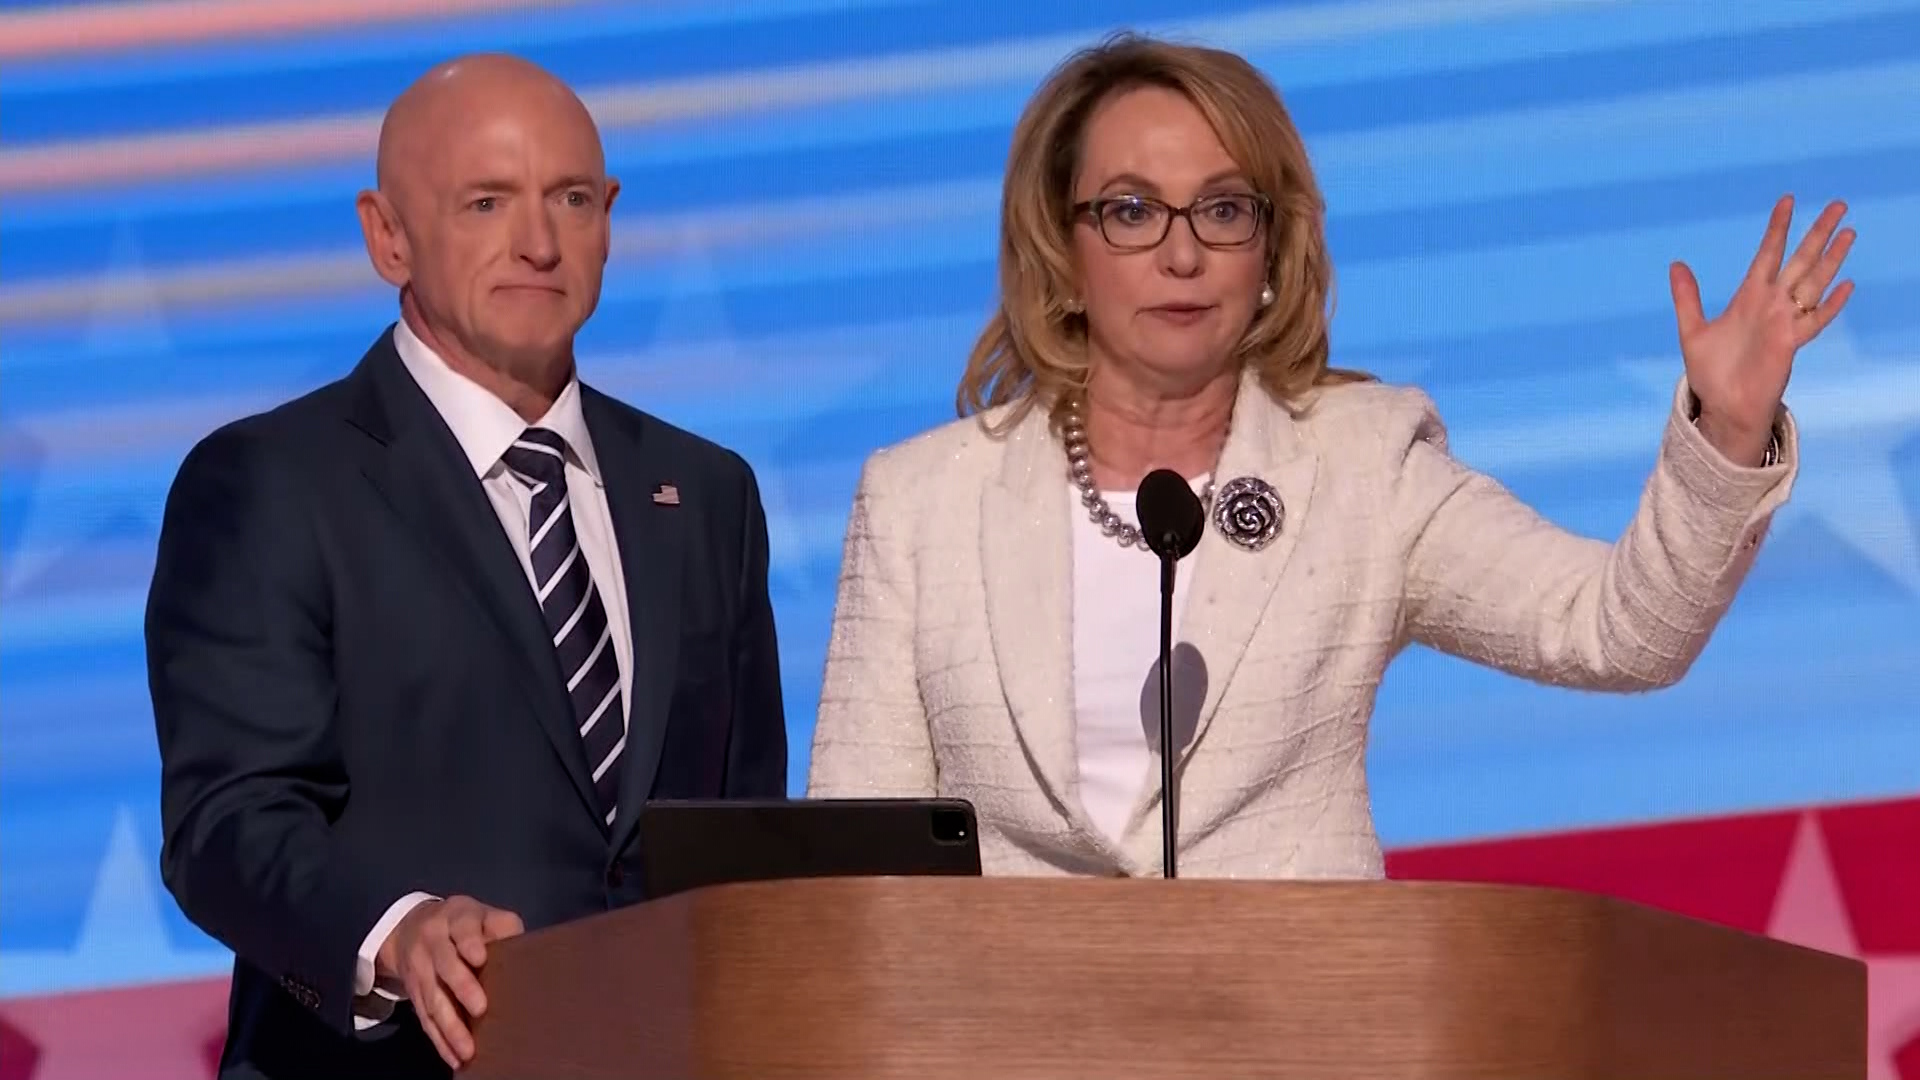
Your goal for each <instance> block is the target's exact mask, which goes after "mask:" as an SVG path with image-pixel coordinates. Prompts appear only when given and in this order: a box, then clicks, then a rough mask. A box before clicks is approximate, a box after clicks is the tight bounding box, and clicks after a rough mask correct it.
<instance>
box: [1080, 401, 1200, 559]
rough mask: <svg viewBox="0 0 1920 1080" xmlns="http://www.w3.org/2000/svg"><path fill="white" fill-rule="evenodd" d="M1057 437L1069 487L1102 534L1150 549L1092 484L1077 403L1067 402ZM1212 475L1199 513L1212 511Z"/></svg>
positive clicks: (1089, 449) (1089, 451)
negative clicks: (1077, 492)
mask: <svg viewBox="0 0 1920 1080" xmlns="http://www.w3.org/2000/svg"><path fill="white" fill-rule="evenodd" d="M1060 434H1061V437H1062V438H1064V439H1065V440H1066V444H1067V475H1068V476H1069V477H1071V478H1072V480H1073V486H1074V487H1077V488H1079V489H1080V505H1081V506H1084V507H1086V508H1087V516H1088V517H1090V518H1092V519H1093V523H1094V524H1095V525H1098V526H1100V532H1101V534H1102V535H1104V536H1111V537H1113V538H1114V540H1115V541H1117V542H1118V543H1119V544H1120V546H1121V547H1137V548H1139V549H1140V550H1142V551H1151V550H1152V549H1151V548H1149V547H1148V546H1147V541H1146V538H1145V537H1143V536H1141V535H1140V527H1139V526H1137V525H1133V524H1130V523H1128V522H1125V521H1122V520H1121V519H1120V515H1119V514H1116V513H1114V512H1113V507H1112V506H1109V505H1108V504H1107V500H1106V498H1105V497H1104V496H1102V495H1101V494H1100V489H1099V488H1096V487H1094V485H1093V447H1092V446H1091V445H1090V444H1089V443H1088V442H1087V423H1086V419H1085V418H1084V417H1083V416H1081V414H1080V403H1079V402H1077V401H1075V402H1070V403H1068V405H1067V409H1066V415H1065V416H1064V417H1062V418H1061V423H1060ZM1213 485H1214V478H1213V477H1208V478H1207V484H1206V487H1205V488H1203V489H1202V490H1201V492H1200V509H1201V512H1202V513H1208V512H1211V511H1212V510H1213Z"/></svg>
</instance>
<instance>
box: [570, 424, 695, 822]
mask: <svg viewBox="0 0 1920 1080" xmlns="http://www.w3.org/2000/svg"><path fill="white" fill-rule="evenodd" d="M580 405H581V409H582V411H583V412H584V413H585V415H586V419H587V429H588V431H589V433H590V434H591V435H592V436H593V444H594V449H595V451H596V453H597V455H598V457H599V459H600V472H601V475H602V476H603V477H604V478H605V480H606V486H607V507H608V509H609V510H610V511H611V513H612V517H613V532H614V536H615V538H616V543H617V545H618V546H619V549H620V571H621V576H622V577H624V578H625V579H626V591H627V622H628V624H629V627H630V636H631V640H632V642H633V688H632V691H631V692H630V693H629V695H628V698H629V700H628V702H627V746H626V749H625V750H624V751H623V752H622V760H621V764H620V769H621V773H620V805H619V809H618V812H617V816H616V817H615V818H614V821H613V829H612V837H611V838H612V842H613V846H614V848H615V850H619V849H620V848H622V847H623V846H624V845H625V843H626V838H627V833H628V830H630V829H632V828H633V826H634V824H635V823H636V822H637V821H638V820H639V813H640V807H641V805H642V804H643V803H645V802H646V801H647V797H648V795H649V794H650V793H651V792H652V791H653V782H654V778H655V777H656V776H657V775H658V774H659V771H660V753H661V747H662V746H663V745H664V744H665V742H666V736H667V719H668V716H669V714H670V711H671V707H672V704H673V690H674V686H675V684H676V682H677V681H678V680H677V678H676V676H677V673H678V670H679V663H680V576H681V571H682V563H683V561H684V559H685V555H686V524H685V522H686V521H687V520H688V517H687V515H690V514H696V513H698V512H699V510H698V508H696V507H680V506H674V505H662V504H658V503H655V502H654V501H653V493H654V492H656V491H658V490H660V487H661V486H662V485H664V484H674V485H679V484H681V483H683V482H684V481H685V478H684V477H676V476H673V475H670V471H669V470H670V466H671V462H668V461H665V460H663V459H662V458H661V455H660V454H658V453H657V452H650V451H651V449H652V448H651V447H650V446H649V445H648V444H647V440H646V439H645V438H644V435H643V433H642V431H641V430H640V429H639V425H638V422H637V421H636V420H635V419H633V418H632V417H630V416H628V415H626V414H624V413H622V412H621V410H619V409H618V408H617V407H616V406H615V404H614V403H613V402H612V401H611V400H609V399H608V398H606V397H605V396H604V395H602V394H600V393H599V392H598V391H594V390H590V389H588V388H586V387H584V386H583V387H581V399H580ZM683 495H687V496H690V497H692V498H696V499H697V498H698V497H699V496H700V495H701V493H700V492H697V491H690V492H683Z"/></svg>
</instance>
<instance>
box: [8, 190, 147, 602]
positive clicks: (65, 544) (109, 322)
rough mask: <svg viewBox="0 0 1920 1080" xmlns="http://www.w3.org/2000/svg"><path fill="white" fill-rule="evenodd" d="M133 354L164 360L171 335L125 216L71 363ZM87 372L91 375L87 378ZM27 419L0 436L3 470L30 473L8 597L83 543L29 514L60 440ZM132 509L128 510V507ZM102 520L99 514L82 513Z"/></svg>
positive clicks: (51, 518) (11, 554)
mask: <svg viewBox="0 0 1920 1080" xmlns="http://www.w3.org/2000/svg"><path fill="white" fill-rule="evenodd" d="M129 353H134V354H137V355H138V356H139V357H140V358H141V360H142V362H153V361H154V360H155V359H156V358H161V357H169V356H171V355H172V353H173V337H172V334H171V333H170V332H169V331H168V330H167V325H166V320H165V318H164V316H163V313H162V310H161V304H160V299H159V294H158V292H157V291H156V290H155V289H154V287H153V281H152V278H151V277H150V276H149V274H148V272H147V263H146V254H145V251H144V249H143V248H142V247H141V244H140V240H139V237H138V235H137V234H136V233H135V232H134V229H133V227H132V226H131V225H130V224H128V223H127V222H125V221H122V222H121V224H120V226H119V228H118V229H116V230H115V232H114V237H113V246H112V248H111V250H110V251H109V253H108V257H107V265H106V268H105V270H104V271H103V272H102V273H101V275H100V278H99V281H98V284H97V285H96V286H95V301H94V311H93V314H92V315H90V316H89V317H88V318H87V319H86V320H85V322H84V324H83V329H82V332H81V334H80V336H79V341H78V343H77V349H76V355H75V357H74V360H73V362H74V364H75V365H76V366H78V367H80V368H82V369H85V368H87V367H88V366H89V365H91V364H96V363H100V362H102V361H104V360H105V359H106V358H108V357H122V356H126V355H128V354H129ZM88 377H95V376H93V375H89V376H88ZM37 427H38V426H37V425H35V424H34V423H33V422H32V421H31V420H25V421H22V420H18V419H16V420H14V421H13V422H12V423H11V424H10V425H9V430H8V431H7V432H6V433H5V437H4V438H0V453H4V455H5V459H4V460H5V462H6V465H7V467H8V469H9V470H10V471H11V470H15V469H20V470H22V471H24V472H26V473H27V476H26V478H24V481H23V482H24V485H25V487H26V488H27V495H26V496H25V498H26V500H28V501H26V502H25V503H24V505H23V506H22V507H21V509H22V510H25V511H27V512H26V513H25V514H24V515H23V519H22V520H20V521H19V522H17V523H16V527H17V528H18V530H19V532H18V535H16V536H12V537H9V545H8V550H7V553H6V560H5V563H4V565H3V566H0V597H4V598H7V599H13V598H15V597H16V596H17V594H18V593H19V592H20V590H21V589H22V588H23V587H26V586H29V585H30V584H31V583H33V582H35V581H42V580H45V578H46V571H47V570H48V568H49V567H51V566H53V565H54V564H55V563H57V562H58V561H60V560H61V558H62V557H63V555H64V554H65V553H66V552H67V551H68V549H70V548H71V547H73V546H74V545H75V544H76V543H84V542H85V541H84V540H83V539H82V538H79V537H74V536H72V535H71V534H69V533H66V532H64V531H63V530H61V529H60V528H59V524H60V521H61V520H62V519H63V518H66V517H68V515H48V514H40V513H33V512H32V511H33V510H35V509H37V507H35V506H34V503H33V501H31V500H33V499H34V498H35V497H39V498H44V497H45V495H46V489H45V477H46V476H47V475H48V474H49V473H52V472H54V471H55V468H56V466H57V465H58V463H59V461H60V454H61V447H60V445H59V444H60V441H61V440H60V439H59V438H58V436H57V435H56V434H49V433H46V432H42V431H39V430H37ZM125 510H126V511H127V512H131V511H132V508H131V507H128V508H125ZM82 516H83V517H88V518H93V519H96V520H97V519H99V518H100V517H101V515H82Z"/></svg>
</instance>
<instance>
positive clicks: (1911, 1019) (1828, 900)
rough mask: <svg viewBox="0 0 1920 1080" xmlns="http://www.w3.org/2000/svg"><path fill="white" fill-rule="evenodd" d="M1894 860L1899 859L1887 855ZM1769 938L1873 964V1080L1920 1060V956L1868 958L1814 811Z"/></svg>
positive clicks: (1803, 826) (1777, 902)
mask: <svg viewBox="0 0 1920 1080" xmlns="http://www.w3.org/2000/svg"><path fill="white" fill-rule="evenodd" d="M1888 856H1889V857H1892V853H1891V852H1889V853H1888ZM1766 933H1767V936H1769V937H1773V938H1777V939H1779V940H1781V941H1787V942H1791V943H1793V944H1795V945H1803V946H1805V947H1807V948H1810V949H1819V950H1822V951H1824V952H1830V953H1834V954H1837V955H1840V956H1850V957H1855V958H1858V959H1860V960H1863V961H1864V962H1865V963H1866V965H1867V998H1868V1003H1869V1004H1868V1010H1867V1018H1868V1031H1867V1080H1920V1076H1914V1075H1911V1072H1912V1070H1909V1075H1906V1076H1902V1074H1901V1071H1900V1067H1899V1064H1898V1063H1899V1061H1900V1060H1902V1059H1903V1058H1905V1057H1906V1056H1907V1055H1910V1054H1920V1051H1916V1050H1915V1049H1912V1047H1915V1046H1920V953H1895V954H1883V953H1875V952H1872V951H1867V952H1865V953H1864V954H1863V952H1862V950H1861V948H1860V945H1859V943H1858V942H1857V941H1856V940H1855V934H1854V925H1853V919H1852V917H1851V916H1850V914H1849V912H1848V910H1847V902H1846V897H1845V895H1844V894H1843V893H1842V891H1841V887H1840V877H1839V874H1838V873H1837V872H1836V871H1835V870H1834V865H1833V859H1832V857H1831V855H1830V854H1829V852H1828V848H1827V841H1826V836H1825V834H1824V833H1823V832H1822V830H1821V827H1820V821H1819V816H1818V815H1817V814H1816V813H1814V812H1808V813H1805V814H1802V815H1801V817H1800V823H1799V827H1798V831H1797V832H1796V833H1795V836H1794V842H1793V849H1792V853H1791V854H1790V855H1788V857H1787V865H1786V870H1785V872H1784V873H1783V874H1782V875H1781V880H1780V891H1779V892H1778V893H1777V894H1776V895H1775V897H1774V902H1773V914H1772V917H1771V918H1770V919H1769V920H1768V922H1767V927H1766Z"/></svg>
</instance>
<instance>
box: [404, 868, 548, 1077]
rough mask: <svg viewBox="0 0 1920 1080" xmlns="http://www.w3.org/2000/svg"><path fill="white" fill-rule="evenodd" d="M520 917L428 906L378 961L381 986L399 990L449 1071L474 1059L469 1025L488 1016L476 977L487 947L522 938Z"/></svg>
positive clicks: (414, 914) (472, 905) (436, 903)
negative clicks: (484, 1014)
mask: <svg viewBox="0 0 1920 1080" xmlns="http://www.w3.org/2000/svg"><path fill="white" fill-rule="evenodd" d="M525 929H526V927H525V926H524V925H522V923H521V921H520V916H518V915H515V914H514V913H513V912H511V911H506V910H504V909H501V908H496V907H488V906H487V905H485V904H483V903H481V902H480V901H478V900H475V899H474V898H472V897H470V896H454V897H449V898H448V899H446V900H429V901H427V902H425V903H423V904H420V905H419V906H417V907H415V908H414V909H413V910H412V911H410V912H408V913H407V915H406V917H405V918H403V919H401V920H400V923H399V925H397V926H395V927H394V928H393V933H391V934H388V935H387V940H386V941H385V942H383V943H382V944H381V946H380V952H379V954H378V956H377V957H376V959H375V961H374V975H375V978H376V979H377V981H378V982H379V984H381V985H385V986H393V987H397V988H399V989H400V991H401V992H402V993H404V995H405V996H406V999H407V1000H408V1001H410V1002H412V1003H413V1011H414V1014H415V1015H417V1016H418V1017H419V1018H420V1026H421V1027H422V1028H424V1029H426V1032H427V1038H429V1039H432V1040H433V1045H434V1048H435V1049H437V1050H439V1051H440V1056H441V1057H442V1058H444V1059H445V1060H446V1062H447V1064H448V1066H450V1067H452V1068H455V1069H458V1068H460V1067H461V1066H462V1065H464V1064H466V1063H467V1061H468V1060H470V1059H471V1058H472V1057H473V1033H472V1032H470V1031H468V1030H467V1021H468V1020H469V1019H471V1018H477V1017H479V1016H480V1015H481V1014H483V1013H485V1012H486V1011H487V995H486V994H485V993H484V992H483V991H482V990H481V989H480V980H478V979H477V978H475V977H474V971H475V970H477V969H478V968H480V967H481V966H482V965H483V964H485V963H486V962H487V943H488V942H490V941H499V940H501V939H502V938H510V937H513V936H514V935H516V934H519V933H522V932H523V931H524V930H525Z"/></svg>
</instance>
